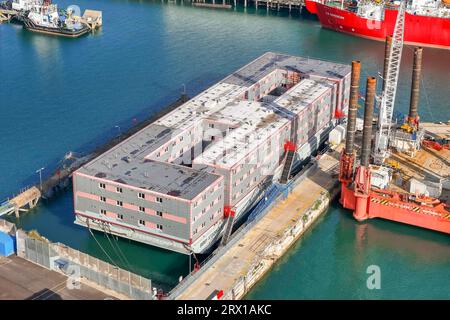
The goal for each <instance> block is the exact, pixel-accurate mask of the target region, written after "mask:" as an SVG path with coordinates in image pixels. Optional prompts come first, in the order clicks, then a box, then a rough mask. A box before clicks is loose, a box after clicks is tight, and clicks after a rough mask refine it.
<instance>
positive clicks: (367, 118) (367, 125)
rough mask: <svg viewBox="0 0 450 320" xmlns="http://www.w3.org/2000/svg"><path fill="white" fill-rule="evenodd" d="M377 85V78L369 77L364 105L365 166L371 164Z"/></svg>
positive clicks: (362, 164)
mask: <svg viewBox="0 0 450 320" xmlns="http://www.w3.org/2000/svg"><path fill="white" fill-rule="evenodd" d="M376 86H377V80H376V78H375V77H368V78H367V85H366V103H365V106H364V130H363V142H362V148H361V166H364V167H368V166H369V157H370V150H371V148H372V122H373V108H374V102H375V90H376Z"/></svg>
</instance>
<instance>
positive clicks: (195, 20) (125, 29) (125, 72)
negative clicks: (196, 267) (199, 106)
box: [0, 0, 450, 299]
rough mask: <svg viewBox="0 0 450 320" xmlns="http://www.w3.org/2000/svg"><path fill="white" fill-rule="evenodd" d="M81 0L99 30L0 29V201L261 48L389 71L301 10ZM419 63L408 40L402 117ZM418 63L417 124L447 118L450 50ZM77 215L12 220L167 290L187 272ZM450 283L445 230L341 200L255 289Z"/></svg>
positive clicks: (428, 287) (63, 211)
mask: <svg viewBox="0 0 450 320" xmlns="http://www.w3.org/2000/svg"><path fill="white" fill-rule="evenodd" d="M73 2H74V1H68V0H62V1H58V4H59V5H60V6H61V7H64V8H65V7H67V6H68V5H70V4H73ZM75 2H76V4H77V5H79V6H80V7H81V8H82V10H84V9H86V8H89V9H94V10H101V11H103V28H102V29H101V30H100V31H98V32H96V33H95V34H93V35H89V36H86V37H82V38H79V39H63V38H57V37H51V36H45V35H38V34H33V33H30V32H28V31H25V30H22V27H20V26H18V25H14V24H10V25H8V24H4V25H1V26H0V70H1V78H0V97H1V100H0V101H1V102H0V118H1V120H2V121H1V126H0V154H1V155H2V156H1V157H0V198H1V199H3V198H5V197H7V196H9V195H11V194H12V193H14V192H16V191H18V189H20V188H21V187H25V186H27V185H29V184H32V183H35V182H36V181H38V175H37V174H36V173H35V172H36V170H37V169H39V168H41V167H45V169H44V174H45V173H50V172H51V171H52V169H54V168H55V167H56V166H57V164H58V162H59V161H60V159H61V158H62V156H63V155H64V154H65V153H66V152H67V151H69V150H72V151H76V152H79V153H83V152H87V151H88V150H91V149H92V148H93V147H94V146H96V145H98V144H100V143H102V142H104V141H106V140H107V139H108V138H111V137H114V136H115V135H117V134H119V133H120V132H122V131H124V130H125V129H126V128H128V127H130V126H131V125H132V124H133V123H134V122H135V121H139V120H142V119H144V118H145V117H147V116H149V115H151V114H153V113H154V112H156V111H158V110H160V109H161V108H162V107H164V106H165V105H167V104H168V103H170V102H172V101H173V100H175V99H176V98H178V96H179V94H180V92H181V91H182V88H183V85H185V86H186V88H187V93H188V94H189V95H191V96H192V95H194V94H196V93H198V92H200V91H201V90H203V89H205V88H206V87H207V86H209V85H211V84H213V83H214V82H216V81H217V80H220V79H221V78H223V77H224V76H226V75H227V74H228V73H230V72H232V71H234V70H236V69H237V68H239V67H240V66H242V65H244V64H246V63H247V62H248V61H250V60H252V59H254V58H255V57H257V56H259V55H260V54H262V53H264V52H266V51H278V52H284V53H289V54H294V55H303V56H311V57H317V58H321V59H326V60H335V61H340V62H344V63H350V61H351V60H352V59H360V60H361V61H362V64H363V73H362V75H363V76H366V75H369V74H371V75H376V74H377V72H379V71H381V68H382V62H383V61H382V60H383V58H382V57H383V50H384V48H383V44H382V43H378V42H373V41H369V40H365V39H359V38H355V37H350V36H347V35H343V34H338V33H335V32H332V31H328V30H324V29H322V28H320V25H319V23H318V22H317V21H316V20H315V19H314V18H312V17H310V16H307V15H301V16H300V15H299V14H298V13H293V14H291V15H289V14H288V13H287V12H280V13H277V12H269V14H267V12H266V10H265V9H261V10H259V11H258V12H255V10H254V9H253V8H248V9H247V10H246V11H244V9H243V8H238V10H236V11H234V10H211V9H200V8H193V7H191V6H190V4H189V3H187V4H186V5H184V4H183V3H180V2H179V1H178V3H174V2H170V3H161V2H159V1H157V2H152V1H124V0H89V1H88V0H77V1H75ZM411 64H412V49H411V48H409V47H406V48H405V50H404V60H403V64H402V69H401V76H400V84H399V91H398V100H397V102H398V104H397V105H398V109H399V110H400V111H401V112H402V113H405V111H406V110H407V105H408V101H409V92H410V91H409V84H410V73H411ZM423 68H424V71H423V86H422V95H421V105H420V108H421V109H420V111H421V115H422V120H428V121H439V120H440V121H446V120H448V118H450V116H449V114H450V112H449V111H450V105H449V103H448V88H449V87H450V77H448V74H449V72H450V52H448V51H442V50H435V49H425V51H424V63H423ZM362 82H363V81H362ZM73 219H74V216H73V203H72V195H71V193H70V192H68V193H66V194H64V195H62V196H60V197H58V198H56V199H55V200H52V201H50V202H42V203H41V204H40V205H39V207H38V208H37V209H36V210H34V211H32V212H31V213H29V214H24V215H22V216H21V218H20V219H19V220H18V221H17V223H18V224H19V226H21V227H23V228H25V229H27V230H30V229H37V230H38V231H39V232H40V233H41V234H42V235H44V236H45V237H47V238H49V239H50V240H52V241H60V242H63V243H66V244H67V245H69V246H72V247H74V248H77V249H79V250H82V251H84V252H87V253H90V254H93V255H95V256H98V257H100V258H102V259H105V261H108V258H107V257H106V256H105V255H104V253H103V252H102V248H103V249H104V250H106V251H107V252H108V253H109V255H110V256H111V257H112V258H113V260H114V263H116V264H118V265H119V266H121V267H124V268H126V269H130V271H133V272H136V273H139V274H142V275H144V276H147V277H149V278H151V279H152V280H154V282H155V283H157V284H158V286H160V287H162V288H164V289H165V290H167V289H169V288H170V287H171V286H173V285H175V284H176V283H177V281H178V278H179V276H180V275H185V274H186V273H187V272H188V270H189V259H188V258H187V257H186V256H183V255H179V254H175V253H170V252H167V251H164V250H160V249H157V248H153V247H149V246H145V245H141V244H138V243H134V242H130V241H127V240H122V239H108V238H106V237H105V236H103V235H102V234H100V233H95V236H96V238H97V240H98V241H99V243H100V244H101V246H102V248H100V247H99V246H98V245H97V243H96V242H95V241H94V239H92V236H91V235H90V233H89V232H88V231H87V230H86V229H84V228H81V227H78V226H76V225H74V224H73ZM119 250H120V251H122V252H123V253H124V254H125V256H126V261H125V259H123V260H121V259H120V258H119V256H121V255H120V252H119ZM109 262H110V261H109ZM369 265H378V266H379V267H380V269H381V289H380V290H368V289H367V287H366V279H367V277H368V274H367V273H366V269H367V267H368V266H369ZM448 288H450V238H449V237H448V236H447V235H443V234H437V233H433V232H430V231H426V230H420V229H417V228H412V227H408V226H402V225H398V224H395V223H391V222H386V221H370V222H368V223H364V224H357V223H356V222H355V221H354V220H353V219H352V218H351V217H350V216H349V213H348V212H346V211H345V210H342V209H340V208H339V207H338V206H337V205H335V206H333V207H332V208H330V210H329V211H328V212H327V213H326V214H325V215H324V217H323V218H321V220H320V221H319V222H318V223H317V224H316V226H315V227H314V228H313V229H312V230H310V231H309V232H308V233H307V234H306V235H305V237H304V238H303V239H302V240H300V241H299V243H298V244H296V246H295V247H294V248H292V249H291V250H290V251H289V253H288V254H287V255H286V256H285V257H284V258H283V259H282V261H281V262H280V263H278V264H277V266H276V267H275V268H274V269H273V270H272V271H271V272H270V273H269V274H268V275H267V276H266V277H265V278H264V280H263V281H262V282H261V283H260V284H258V285H257V286H256V287H255V288H254V290H253V291H252V292H251V293H250V294H249V296H248V298H264V299H270V298H279V299H281V298H291V299H297V298H303V299H313V298H332V299H333V298H356V299H361V298H405V299H407V298H449V297H450V290H449V289H448Z"/></svg>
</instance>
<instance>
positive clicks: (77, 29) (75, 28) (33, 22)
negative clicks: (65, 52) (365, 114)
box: [19, 1, 90, 38]
mask: <svg viewBox="0 0 450 320" xmlns="http://www.w3.org/2000/svg"><path fill="white" fill-rule="evenodd" d="M19 19H20V20H21V22H22V23H23V24H24V26H25V28H26V29H28V30H30V31H33V32H39V33H45V34H50V35H57V36H64V37H71V38H77V37H80V36H82V35H84V34H86V33H88V32H89V31H90V28H89V27H88V26H87V25H86V24H84V23H82V22H81V21H80V18H79V17H77V16H75V15H74V12H73V10H72V9H70V8H69V9H68V10H67V11H58V6H57V5H56V4H51V3H50V2H48V1H44V2H43V3H34V4H33V5H32V6H31V7H30V8H29V10H26V11H22V12H21V14H20V17H19Z"/></svg>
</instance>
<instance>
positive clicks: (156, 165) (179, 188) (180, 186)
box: [77, 124, 220, 200]
mask: <svg viewBox="0 0 450 320" xmlns="http://www.w3.org/2000/svg"><path fill="white" fill-rule="evenodd" d="M179 132H180V131H179V130H174V129H172V128H169V127H166V126H161V125H157V124H150V125H149V126H147V127H145V128H144V129H142V130H141V131H139V132H137V133H136V134H134V135H133V136H131V137H130V138H128V139H127V140H125V141H122V142H121V143H119V144H118V145H116V146H114V147H113V148H111V149H109V150H108V151H106V152H105V153H103V154H102V155H100V156H99V157H97V158H96V159H94V160H93V161H91V162H89V163H87V164H86V165H84V166H82V167H81V168H80V169H78V170H77V171H78V172H81V173H85V174H87V175H90V176H94V177H97V178H102V179H107V180H111V181H115V182H119V183H122V184H128V185H131V186H134V187H138V188H142V189H147V190H151V191H155V192H158V193H162V194H168V195H172V196H176V197H180V198H183V199H187V200H191V199H193V198H195V196H197V195H198V194H199V193H200V192H201V191H203V190H205V189H206V188H207V187H208V186H209V185H210V184H212V183H213V182H214V181H216V180H217V179H219V178H220V176H218V175H214V174H210V173H206V172H201V171H198V170H194V169H191V168H188V167H185V166H179V165H175V164H172V163H165V162H159V161H153V160H148V159H145V156H147V155H148V154H149V153H150V152H151V151H153V150H155V149H157V148H158V147H160V146H162V145H163V144H165V143H166V142H168V141H170V140H171V138H172V137H173V135H174V134H178V133H179Z"/></svg>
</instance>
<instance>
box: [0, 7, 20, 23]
mask: <svg viewBox="0 0 450 320" xmlns="http://www.w3.org/2000/svg"><path fill="white" fill-rule="evenodd" d="M17 14H18V12H17V11H16V10H11V9H2V8H0V23H3V22H10V21H11V19H12V18H14V17H15V16H16V15H17Z"/></svg>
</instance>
